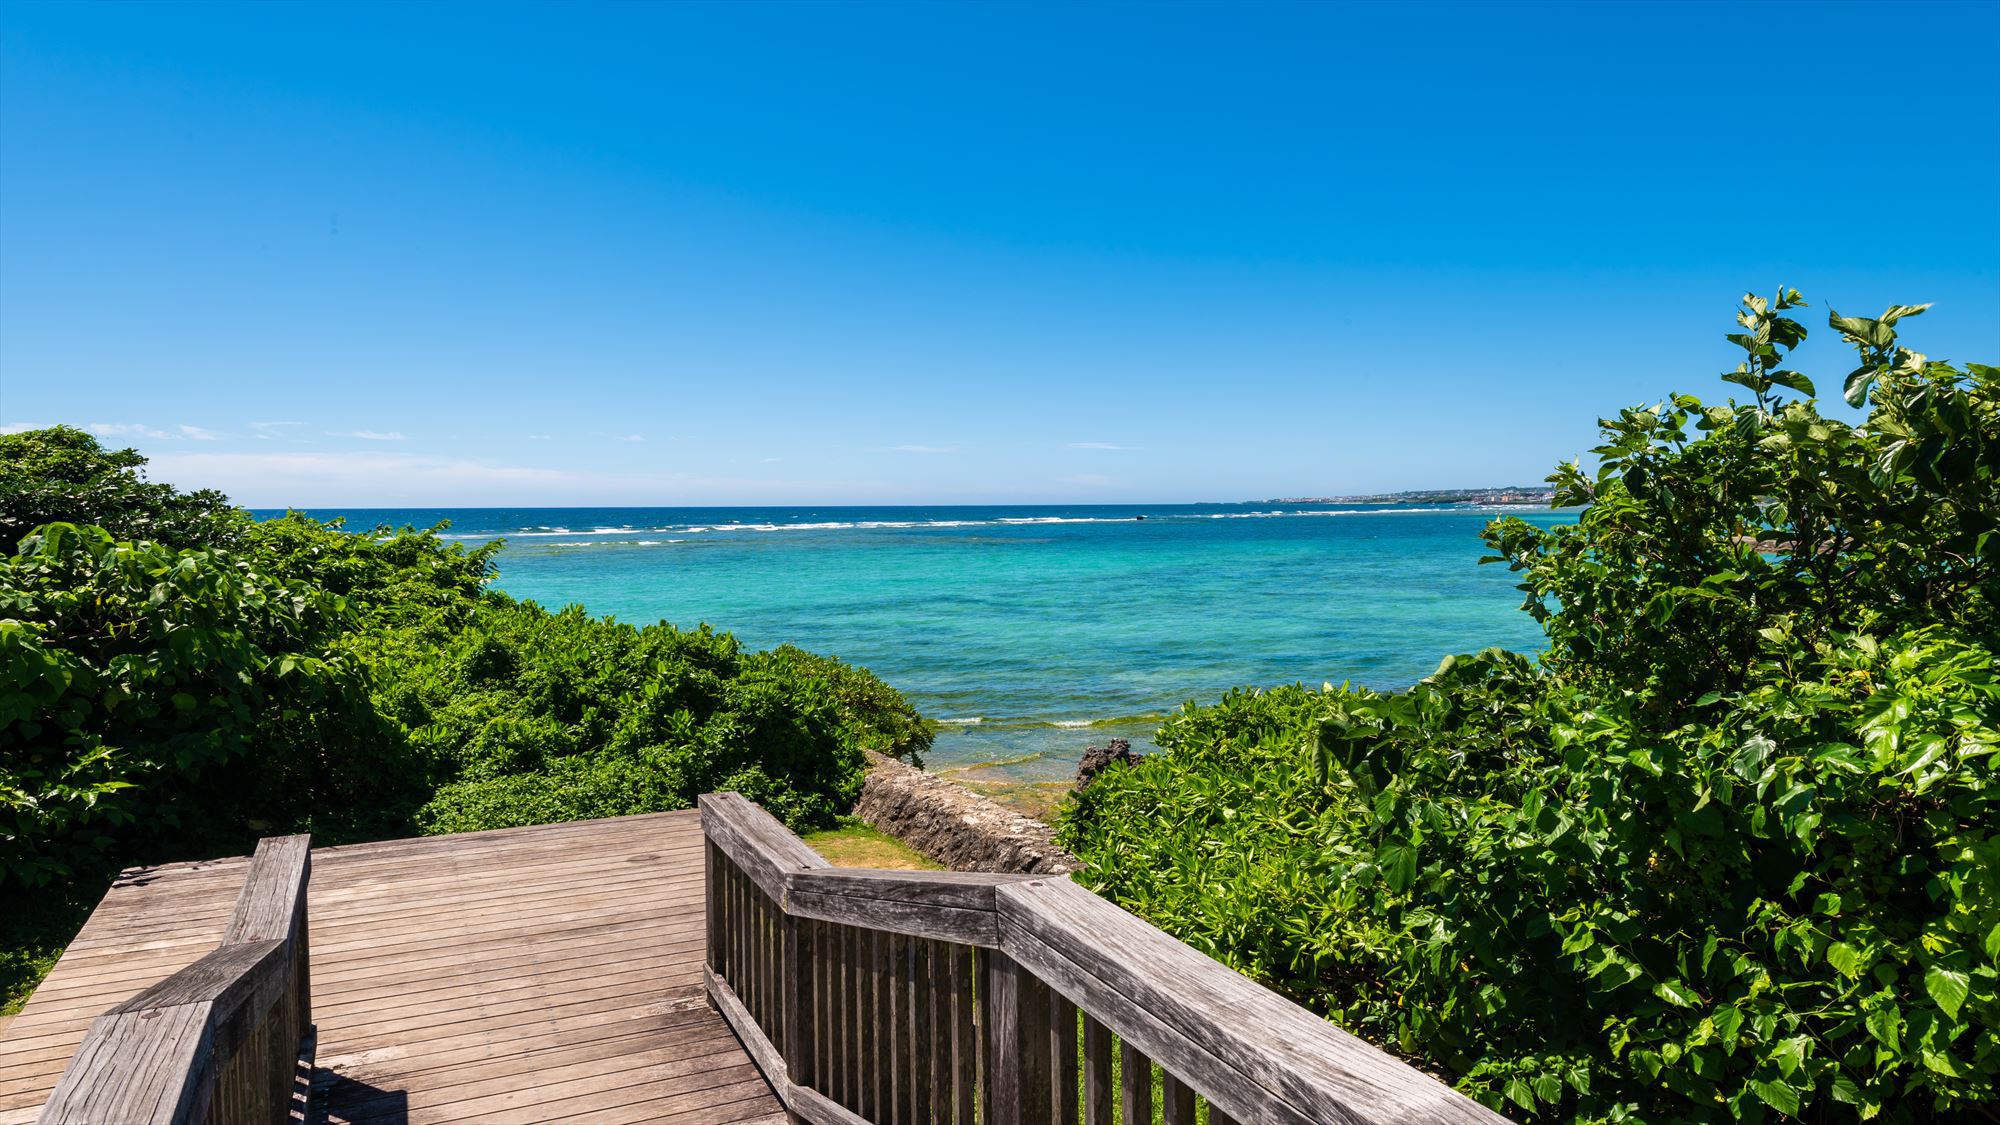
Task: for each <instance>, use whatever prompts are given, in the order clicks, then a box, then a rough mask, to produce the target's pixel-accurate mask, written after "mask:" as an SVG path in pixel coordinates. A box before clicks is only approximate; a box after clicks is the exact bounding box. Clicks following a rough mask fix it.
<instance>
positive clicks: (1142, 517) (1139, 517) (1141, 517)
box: [1132, 516, 1146, 520]
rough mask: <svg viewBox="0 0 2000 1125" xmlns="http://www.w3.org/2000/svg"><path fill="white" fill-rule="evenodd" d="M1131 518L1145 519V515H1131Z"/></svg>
mask: <svg viewBox="0 0 2000 1125" xmlns="http://www.w3.org/2000/svg"><path fill="white" fill-rule="evenodd" d="M1132 518H1133V519H1135V520H1142V519H1145V518H1146V517H1145V516H1133V517H1132Z"/></svg>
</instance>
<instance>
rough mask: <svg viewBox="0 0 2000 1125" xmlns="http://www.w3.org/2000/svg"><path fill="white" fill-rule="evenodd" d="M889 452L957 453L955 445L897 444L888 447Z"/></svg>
mask: <svg viewBox="0 0 2000 1125" xmlns="http://www.w3.org/2000/svg"><path fill="white" fill-rule="evenodd" d="M889 451H890V452H891V453H957V452H958V447H957V446H955V445H897V446H892V447H890V450H889Z"/></svg>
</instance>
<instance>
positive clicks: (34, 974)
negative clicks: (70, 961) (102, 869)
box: [0, 876, 110, 1016]
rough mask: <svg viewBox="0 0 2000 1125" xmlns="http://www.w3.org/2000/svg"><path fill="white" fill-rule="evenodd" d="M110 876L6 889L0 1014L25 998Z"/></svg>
mask: <svg viewBox="0 0 2000 1125" xmlns="http://www.w3.org/2000/svg"><path fill="white" fill-rule="evenodd" d="M109 882H110V878H109V877H108V876H107V877H105V878H103V879H100V880H95V881H79V882H76V883H68V884H52V885H50V886H46V887H36V888H34V889H32V890H27V891H21V890H18V889H17V890H11V891H9V892H8V894H7V900H8V901H7V909H6V910H5V911H0V1016H11V1015H13V1014H14V1013H16V1012H18V1011H20V1010H21V1006H22V1005H24V1004H26V1003H27V1002H28V997H29V996H30V995H31V994H33V992H34V991H35V987H36V986H37V985H39V984H41V983H42V978H43V977H45V976H47V975H48V973H49V970H50V969H52V968H54V967H55V963H56V958H58V957H61V956H62V951H63V947H64V946H66V945H68V944H69V942H70V939H71V938H74V937H75V936H76V932H77V931H78V930H80V929H82V928H83V923H84V920H85V919H87V918H89V917H90V912H91V910H92V909H94V908H95V907H96V906H97V903H98V902H99V900H101V899H102V898H103V897H104V888H105V886H106V885H107V884H109Z"/></svg>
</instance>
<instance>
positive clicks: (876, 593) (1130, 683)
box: [313, 503, 1573, 780]
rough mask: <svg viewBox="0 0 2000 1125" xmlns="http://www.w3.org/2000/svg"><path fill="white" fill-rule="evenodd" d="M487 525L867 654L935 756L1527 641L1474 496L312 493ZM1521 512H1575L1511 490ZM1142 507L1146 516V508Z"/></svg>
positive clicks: (776, 640) (536, 592)
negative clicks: (889, 502) (756, 504)
mask: <svg viewBox="0 0 2000 1125" xmlns="http://www.w3.org/2000/svg"><path fill="white" fill-rule="evenodd" d="M313 514H314V515H316V516H321V517H326V516H333V515H342V516H346V517H347V519H348V526H349V528H350V529H354V530H361V529H365V528H368V527H372V526H374V525H376V524H394V525H401V524H414V525H417V526H420V527H421V526H428V525H430V524H434V523H436V522H438V521H440V520H449V521H450V522H451V527H450V529H449V531H448V532H447V534H448V535H450V536H452V537H454V538H457V539H461V540H463V541H465V542H467V543H478V542H484V541H487V540H490V539H493V538H496V537H504V538H505V539H506V541H507V547H506V549H505V550H504V551H503V552H502V554H501V555H500V558H499V567H500V577H499V582H498V584H499V586H500V587H501V588H502V589H504V590H506V591H507V592H508V593H510V594H512V595H514V596H515V597H519V598H527V599H533V600H534V601H537V602H540V603H542V604H543V605H545V606H549V607H551V608H555V607H559V606H562V605H566V604H570V603H578V604H581V605H583V606H586V607H588V609H589V610H590V611H591V612H593V613H597V614H612V615H615V616H617V617H618V618H620V619H622V620H626V621H632V622H651V621H656V620H666V621H671V622H673V623H674V624H676V625H681V626H693V625H695V624H697V623H701V622H707V623H709V624H711V625H714V626H716V627H717V628H720V629H727V630H729V631H731V632H733V633H735V634H736V636H737V637H738V638H739V639H740V640H741V641H743V642H744V643H745V644H746V645H749V646H751V647H754V648H766V647H770V646H772V645H777V644H780V643H783V642H787V641H789V642H791V643H793V644H797V645H799V646H801V647H803V648H807V649H810V650H812V651H815V652H823V653H831V654H833V655H837V656H839V657H841V658H842V659H844V660H848V661H851V662H854V663H857V664H862V665H865V666H866V667H868V668H870V669H873V670H874V671H875V672H876V673H877V674H878V675H880V676H882V677H883V678H884V679H886V680H888V681H889V682H890V683H892V684H894V685H895V686H896V687H898V688H900V689H901V690H902V691H903V692H904V694H906V695H907V696H909V698H910V699H911V700H912V701H913V702H914V703H915V704H916V705H917V706H918V708H920V709H921V710H922V711H923V713H924V714H925V715H927V716H929V717H931V718H934V719H937V720H939V721H940V722H941V723H943V724H944V726H943V728H942V730H941V732H940V734H939V737H938V741H937V745H936V747H935V749H934V750H933V752H932V754H931V756H930V765H931V767H932V768H934V769H941V770H945V769H951V768H954V767H960V766H968V765H972V764H975V763H982V762H1004V763H1011V764H1009V765H1007V766H1005V767H1004V768H1003V769H1001V770H999V771H982V772H983V773H985V774H986V775H987V776H992V775H993V773H995V772H997V773H998V774H1000V775H1002V776H1006V777H1012V778H1017V779H1022V780H1037V779H1048V778H1055V777H1066V776H1068V775H1069V774H1070V773H1072V772H1073V771H1074V768H1075V762H1076V759H1077V757H1078V756H1079V755H1080V754H1081V753H1082V751H1083V748H1084V747H1085V746H1086V745H1088V744H1090V743H1093V742H1102V741H1103V740H1105V739H1107V738H1111V737H1122V738H1128V739H1130V740H1132V742H1133V744H1134V746H1135V748H1139V749H1144V748H1145V747H1146V744H1147V742H1148V739H1149V736H1150V735H1151V734H1152V732H1153V730H1154V729H1155V727H1156V726H1157V725H1158V719H1159V717H1160V716H1162V715H1164V714H1166V713H1167V712H1170V711H1172V710H1173V709H1175V708H1177V707H1179V706H1180V705H1181V704H1182V703H1184V702H1186V701H1188V700H1191V699H1192V700H1209V699H1214V698H1216V697H1217V696H1220V695H1221V694H1222V693H1223V692H1225V691H1227V690H1228V689H1229V688H1231V687H1235V686H1239V685H1268V684H1278V683H1291V682H1303V683H1307V684H1313V685H1317V684H1319V683H1321V682H1324V681H1332V682H1335V683H1339V682H1341V681H1343V680H1351V681H1353V682H1355V683H1356V684H1361V685H1366V686H1369V687H1376V688H1398V687H1402V686H1405V685H1407V684H1409V683H1411V682H1412V681H1414V680H1416V679H1418V678H1420V677H1422V676H1425V675H1428V674H1429V673H1430V672H1431V671H1433V670H1434V669H1435V668H1436V667H1437V663H1438V661H1439V660H1440V659H1441V658H1442V657H1444V656H1445V655H1447V654H1449V653H1454V652H1469V651H1472V650H1475V649H1479V648H1483V647H1486V646H1488V645H1505V646H1508V647H1512V648H1517V649H1523V650H1526V651H1534V650H1536V649H1538V648H1539V647H1540V633H1539V631H1538V630H1537V629H1536V628H1535V625H1534V623H1533V622H1532V621H1531V620H1530V619H1529V618H1528V616H1527V615H1526V614H1524V613H1522V612H1520V610H1519V609H1518V606H1519V604H1520V601H1521V595H1520V594H1519V593H1518V592H1516V591H1515V590H1514V588H1513V583H1514V578H1513V576H1512V575H1511V574H1510V573H1509V571H1508V570H1507V569H1506V567H1505V566H1502V565H1497V564H1495V565H1487V566H1481V565H1479V558H1480V556H1481V555H1483V554H1484V553H1485V550H1484V545H1483V544H1482V543H1481V542H1480V540H1479V529H1480V528H1481V527H1482V526H1484V525H1485V523H1486V522H1487V521H1488V520H1490V519H1492V518H1493V517H1494V516H1495V515H1497V514H1500V513H1499V512H1498V511H1497V510H1495V509H1490V508H1418V507H1406V506H1395V505H1367V506H1360V505H1348V506H1337V505H1322V506H1299V505H1285V506H1275V505H1272V504H1269V503H1264V504H1202V505H1138V506H1130V507H1122V506H1121V507H1096V506H1093V507H937V508H907V507H897V508H803V507H801V508H523V509H501V508H460V509H439V510H418V509H392V510H382V509H352V510H347V511H329V510H318V511H315V512H313ZM1509 514H1514V515H1520V516H1523V517H1524V518H1527V519H1530V520H1533V521H1534V522H1537V523H1543V524H1546V523H1553V522H1557V521H1559V520H1566V519H1571V518H1573V517H1572V516H1570V515H1567V514H1557V513H1552V512H1548V511H1546V510H1531V511H1512V512H1510V513H1509ZM1139 517H1144V518H1143V519H1141V518H1139Z"/></svg>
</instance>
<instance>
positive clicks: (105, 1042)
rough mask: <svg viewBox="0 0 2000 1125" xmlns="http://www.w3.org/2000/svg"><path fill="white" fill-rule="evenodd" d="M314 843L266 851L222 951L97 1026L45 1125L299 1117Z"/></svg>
mask: <svg viewBox="0 0 2000 1125" xmlns="http://www.w3.org/2000/svg"><path fill="white" fill-rule="evenodd" d="M311 868H312V844H311V840H310V839H309V838H308V837H305V836H278V837H271V838H267V839H265V840H262V841H260V842H259V843H258V844H257V854H256V855H255V856H253V857H251V860H250V871H249V874H248V876H246V878H245V879H244V883H243V891H242V893H241V894H239V895H238V896H237V898H236V910H235V913H234V914H232V915H231V916H230V920H229V928H228V929H227V930H226V931H224V933H223V937H222V944H221V945H219V946H217V947H216V948H215V950H214V952H212V953H209V954H208V955H207V956H205V957H203V958H202V959H201V960H199V961H196V962H195V963H194V964H192V965H189V966H188V967H187V968H185V969H182V970H181V971H180V972H178V973H175V974H174V975H173V976H170V977H168V978H167V979H165V980H163V981H161V982H160V983H158V984H156V985H154V986H153V987H151V988H149V989H147V990H146V991H144V992H141V993H140V994H138V995H137V996H134V997H133V998H132V999H130V1000H127V1001H126V1002H124V1003H123V1004H120V1005H118V1006H117V1007H115V1008H112V1009H111V1010H110V1011H108V1012H105V1013H104V1014H103V1015H101V1016H99V1017H97V1019H96V1021H95V1022H93V1023H92V1024H91V1025H90V1031H89V1033H88V1034H86V1035H85V1037H84V1040H83V1045H82V1046H81V1047H79V1048H78V1049H77V1052H76V1055H75V1057H73V1058H72V1059H70V1064H69V1068H68V1069H67V1070H65V1071H63V1076H62V1081H61V1082H59V1083H58V1084H57V1085H56V1088H55V1092H54V1093H52V1094H50V1095H49V1100H48V1102H47V1104H46V1105H44V1106H43V1108H42V1115H41V1118H40V1120H41V1121H42V1122H44V1123H51V1122H59V1123H62V1125H80V1123H84V1122H93V1123H104V1122H118V1123H120V1125H124V1123H133V1125H139V1123H148V1125H150V1123H156V1122H157V1123H161V1125H166V1123H173V1125H182V1123H186V1125H197V1123H203V1122H213V1123H216V1125H238V1123H245V1125H247V1123H250V1122H256V1123H258V1125H266V1123H269V1122H280V1121H285V1120H287V1119H288V1117H289V1116H290V1114H291V1110H292V1097H293V1087H294V1084H295V1082H296V1080H297V1073H298V1057H299V1045H300V1043H301V1042H302V1041H303V1040H304V1038H305V1036H306V1033H307V1031H308V1030H309V1029H310V1027H311V1024H312V996H311V989H310V984H309V981H310V974H309V970H308V957H307V950H306V882H307V879H308V877H309V875H310V872H311Z"/></svg>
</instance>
